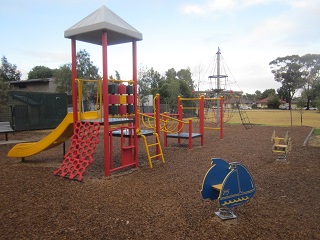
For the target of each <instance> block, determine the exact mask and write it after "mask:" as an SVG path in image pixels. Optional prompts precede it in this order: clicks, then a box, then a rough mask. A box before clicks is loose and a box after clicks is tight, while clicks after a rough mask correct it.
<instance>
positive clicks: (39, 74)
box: [28, 66, 53, 79]
mask: <svg viewBox="0 0 320 240" xmlns="http://www.w3.org/2000/svg"><path fill="white" fill-rule="evenodd" d="M52 77H53V70H52V69H50V68H48V67H45V66H35V67H34V68H32V69H31V71H30V72H29V73H28V79H39V78H41V79H43V78H52Z"/></svg>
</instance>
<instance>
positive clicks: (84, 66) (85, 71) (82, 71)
mask: <svg viewBox="0 0 320 240" xmlns="http://www.w3.org/2000/svg"><path fill="white" fill-rule="evenodd" d="M77 77H78V78H80V79H88V80H96V79H101V76H100V75H99V68H98V67H96V66H94V65H93V62H92V61H91V60H90V54H89V53H88V52H87V51H86V50H85V49H83V50H80V51H79V52H77Z"/></svg>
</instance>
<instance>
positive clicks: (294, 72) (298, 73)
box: [269, 55, 306, 109]
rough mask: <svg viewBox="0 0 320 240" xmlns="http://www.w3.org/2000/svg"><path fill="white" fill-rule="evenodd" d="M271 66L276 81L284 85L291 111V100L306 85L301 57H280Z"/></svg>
mask: <svg viewBox="0 0 320 240" xmlns="http://www.w3.org/2000/svg"><path fill="white" fill-rule="evenodd" d="M269 65H270V67H271V72H272V73H273V74H274V79H275V81H277V82H280V83H281V84H282V86H281V91H283V92H284V93H285V96H287V99H286V100H287V102H288V103H289V109H291V100H292V98H293V96H294V94H295V93H296V91H297V90H298V89H300V88H302V87H303V86H304V85H305V83H306V79H305V72H304V71H303V65H302V64H301V63H300V62H299V56H298V55H292V56H286V57H279V58H277V59H275V60H273V61H271V62H270V63H269ZM280 97H282V96H280Z"/></svg>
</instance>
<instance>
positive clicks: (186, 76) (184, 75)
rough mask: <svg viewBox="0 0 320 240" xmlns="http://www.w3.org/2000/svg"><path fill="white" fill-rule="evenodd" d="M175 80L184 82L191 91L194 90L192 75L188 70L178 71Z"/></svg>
mask: <svg viewBox="0 0 320 240" xmlns="http://www.w3.org/2000/svg"><path fill="white" fill-rule="evenodd" d="M177 78H178V79H179V80H181V81H183V82H185V83H186V84H187V86H188V88H189V89H190V90H191V91H193V90H194V83H193V80H192V74H191V70H190V68H186V69H181V70H180V71H178V72H177Z"/></svg>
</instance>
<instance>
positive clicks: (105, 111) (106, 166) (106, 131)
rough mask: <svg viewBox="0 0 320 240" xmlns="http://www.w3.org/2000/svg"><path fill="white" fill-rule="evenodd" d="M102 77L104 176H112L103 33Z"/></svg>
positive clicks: (106, 71)
mask: <svg viewBox="0 0 320 240" xmlns="http://www.w3.org/2000/svg"><path fill="white" fill-rule="evenodd" d="M102 77H103V86H102V92H103V96H104V97H103V118H104V131H103V132H104V133H103V134H104V174H105V176H110V152H109V150H110V145H109V119H108V118H109V108H108V106H109V98H108V97H107V96H108V36H107V32H105V31H104V32H102Z"/></svg>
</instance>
